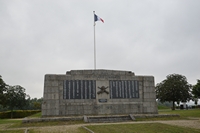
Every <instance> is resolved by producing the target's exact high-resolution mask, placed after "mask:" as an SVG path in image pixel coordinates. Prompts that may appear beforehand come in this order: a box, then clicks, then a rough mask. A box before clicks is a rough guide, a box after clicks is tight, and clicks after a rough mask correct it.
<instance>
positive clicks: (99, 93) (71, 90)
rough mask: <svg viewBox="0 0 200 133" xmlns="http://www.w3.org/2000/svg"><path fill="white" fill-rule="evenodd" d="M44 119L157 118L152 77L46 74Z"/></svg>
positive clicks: (104, 72)
mask: <svg viewBox="0 0 200 133" xmlns="http://www.w3.org/2000/svg"><path fill="white" fill-rule="evenodd" d="M43 98H44V100H43V104H42V116H43V117H47V116H73V115H120V114H157V113H158V110H157V103H156V94H155V84H154V77H153V76H137V75H135V74H134V73H133V72H131V71H116V70H71V71H68V72H67V73H66V74H63V75H56V74H46V75H45V80H44V96H43Z"/></svg>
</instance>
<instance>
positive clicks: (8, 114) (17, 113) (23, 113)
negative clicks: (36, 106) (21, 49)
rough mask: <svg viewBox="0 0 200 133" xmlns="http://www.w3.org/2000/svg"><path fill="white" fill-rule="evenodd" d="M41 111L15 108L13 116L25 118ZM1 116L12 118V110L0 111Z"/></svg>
mask: <svg viewBox="0 0 200 133" xmlns="http://www.w3.org/2000/svg"><path fill="white" fill-rule="evenodd" d="M39 112H41V111H40V110H13V117H12V118H24V117H27V116H30V115H33V114H36V113H39ZM0 118H1V119H6V118H11V111H5V112H0Z"/></svg>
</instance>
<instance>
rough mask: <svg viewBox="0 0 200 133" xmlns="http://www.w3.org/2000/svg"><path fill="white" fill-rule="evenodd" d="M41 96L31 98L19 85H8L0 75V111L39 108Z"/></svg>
mask: <svg viewBox="0 0 200 133" xmlns="http://www.w3.org/2000/svg"><path fill="white" fill-rule="evenodd" d="M42 100H43V98H39V99H37V98H31V97H30V96H29V95H28V94H26V92H25V88H23V87H22V86H20V85H15V86H10V85H8V84H6V83H5V82H4V80H3V79H2V77H1V75H0V111H7V110H11V112H12V111H13V110H19V109H22V110H41V104H42Z"/></svg>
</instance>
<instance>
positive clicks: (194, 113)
mask: <svg viewBox="0 0 200 133" xmlns="http://www.w3.org/2000/svg"><path fill="white" fill-rule="evenodd" d="M158 112H159V114H179V115H180V116H181V117H200V109H189V110H171V109H163V110H158Z"/></svg>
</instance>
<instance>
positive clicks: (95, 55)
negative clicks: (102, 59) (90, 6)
mask: <svg viewBox="0 0 200 133" xmlns="http://www.w3.org/2000/svg"><path fill="white" fill-rule="evenodd" d="M93 13H94V17H95V11H93ZM94 69H95V70H96V40H95V18H94Z"/></svg>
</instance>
